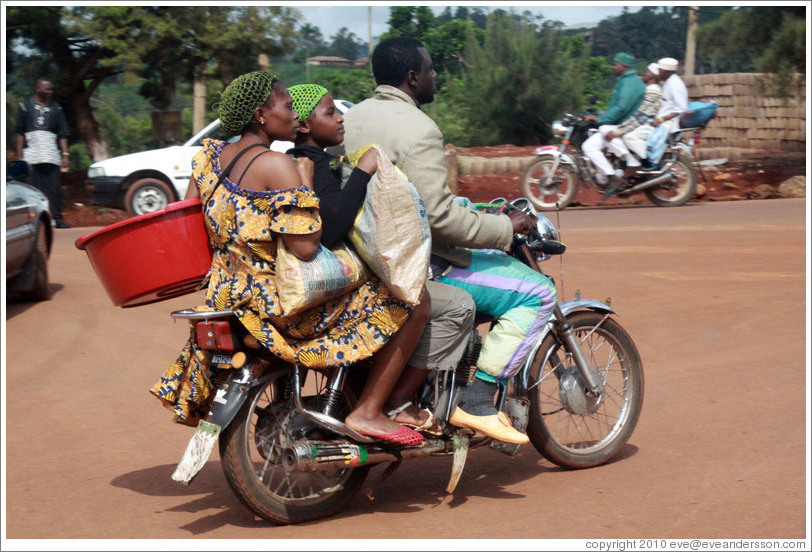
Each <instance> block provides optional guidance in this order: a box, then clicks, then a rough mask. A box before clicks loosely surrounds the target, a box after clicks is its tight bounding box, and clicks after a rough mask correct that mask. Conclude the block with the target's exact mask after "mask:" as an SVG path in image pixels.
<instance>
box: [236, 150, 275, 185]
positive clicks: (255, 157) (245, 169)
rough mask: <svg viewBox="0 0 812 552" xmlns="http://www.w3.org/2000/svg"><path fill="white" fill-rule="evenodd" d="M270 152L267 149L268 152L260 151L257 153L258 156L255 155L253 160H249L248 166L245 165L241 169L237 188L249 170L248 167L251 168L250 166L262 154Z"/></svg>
mask: <svg viewBox="0 0 812 552" xmlns="http://www.w3.org/2000/svg"><path fill="white" fill-rule="evenodd" d="M270 151H271V150H269V149H268V150H264V151H261V152H259V153H258V154H256V155H255V156H254V158H253V159H251V160H250V161H249V162H248V164H247V165H246V166H245V168H244V169H243V171H242V174H241V175H240V179H239V180H238V181H237V185H238V186H239V185H240V184H241V183H242V179H243V177H244V176H245V173H247V172H248V168H249V167H250V166H251V165H252V164H253V163H254V161H256V160H257V158H258V157H259V156H260V155H262V154H264V153H270Z"/></svg>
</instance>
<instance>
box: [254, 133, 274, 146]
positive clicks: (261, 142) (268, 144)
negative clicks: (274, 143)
mask: <svg viewBox="0 0 812 552" xmlns="http://www.w3.org/2000/svg"><path fill="white" fill-rule="evenodd" d="M253 136H254V138H256V140H257V143H259V144H260V145H261V146H265V147H266V148H270V147H271V141H270V140H268V142H267V143H266V142H265V141H264V140H263V139H262V138H260V137H259V135H258V134H254V135H253Z"/></svg>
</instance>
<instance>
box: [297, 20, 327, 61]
mask: <svg viewBox="0 0 812 552" xmlns="http://www.w3.org/2000/svg"><path fill="white" fill-rule="evenodd" d="M297 34H298V36H297V40H296V51H295V53H294V54H293V58H292V59H293V61H295V62H297V63H304V62H305V61H306V60H307V58H309V57H311V56H314V55H316V54H318V53H321V52H326V51H327V42H326V41H325V40H324V36H323V35H322V34H321V29H319V28H318V27H316V26H315V25H311V24H310V23H305V24H304V25H302V26H301V27H300V28H299V32H298V33H297Z"/></svg>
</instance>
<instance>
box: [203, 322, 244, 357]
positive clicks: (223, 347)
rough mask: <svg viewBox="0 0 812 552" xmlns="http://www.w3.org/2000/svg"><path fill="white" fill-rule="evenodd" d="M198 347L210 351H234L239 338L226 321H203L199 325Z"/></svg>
mask: <svg viewBox="0 0 812 552" xmlns="http://www.w3.org/2000/svg"><path fill="white" fill-rule="evenodd" d="M196 329H197V345H198V347H200V348H201V349H206V350H208V351H233V350H235V349H236V344H237V342H238V341H237V337H236V336H235V335H234V332H233V330H232V329H231V324H230V323H229V322H228V321H226V320H212V321H209V320H203V321H200V322H198V323H197V326H196Z"/></svg>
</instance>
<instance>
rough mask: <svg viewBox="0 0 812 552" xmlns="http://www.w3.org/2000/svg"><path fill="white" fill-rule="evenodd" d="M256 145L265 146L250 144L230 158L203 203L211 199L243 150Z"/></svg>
mask: <svg viewBox="0 0 812 552" xmlns="http://www.w3.org/2000/svg"><path fill="white" fill-rule="evenodd" d="M256 147H265V146H263V145H262V144H251V145H250V146H248V147H247V148H245V149H243V150H242V151H240V153H238V154H237V155H235V156H234V159H232V160H231V163H229V164H228V166H227V167H226V168H225V170H223V171H222V172H221V173H220V178H218V179H217V183H216V184H215V185H214V188H212V189H211V193H210V194H209V196H208V197H207V198H206V200H205V201H204V202H203V205H206V203H208V201H209V199H211V196H213V195H214V192H215V191H216V190H217V187H218V186H220V184H222V183H223V178H225V177H226V175H227V174H228V173H230V172H231V169H232V168H233V167H234V164H235V163H236V162H237V160H239V158H240V157H242V156H243V154H244V153H245V152H247V151H248V150H250V149H251V148H256Z"/></svg>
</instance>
